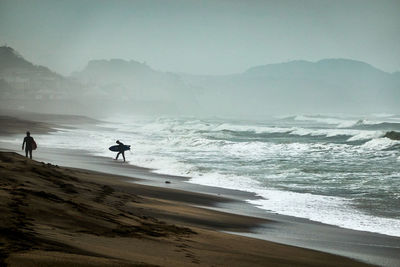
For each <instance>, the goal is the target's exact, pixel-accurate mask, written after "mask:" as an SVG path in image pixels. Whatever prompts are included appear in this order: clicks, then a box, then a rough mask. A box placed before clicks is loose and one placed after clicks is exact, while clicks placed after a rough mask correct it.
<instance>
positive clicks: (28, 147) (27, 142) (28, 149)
mask: <svg viewBox="0 0 400 267" xmlns="http://www.w3.org/2000/svg"><path fill="white" fill-rule="evenodd" d="M24 146H25V156H26V157H28V153H29V157H30V159H32V150H34V149H36V142H35V140H34V139H33V137H32V136H31V133H30V132H26V136H25V138H24V142H23V143H22V150H24Z"/></svg>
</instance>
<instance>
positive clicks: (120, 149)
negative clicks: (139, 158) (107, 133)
mask: <svg viewBox="0 0 400 267" xmlns="http://www.w3.org/2000/svg"><path fill="white" fill-rule="evenodd" d="M116 143H117V144H118V151H119V152H118V154H117V157H116V158H115V159H116V160H118V157H119V155H120V154H122V157H123V158H124V162H125V145H124V144H123V143H122V142H120V141H119V140H117V142H116Z"/></svg>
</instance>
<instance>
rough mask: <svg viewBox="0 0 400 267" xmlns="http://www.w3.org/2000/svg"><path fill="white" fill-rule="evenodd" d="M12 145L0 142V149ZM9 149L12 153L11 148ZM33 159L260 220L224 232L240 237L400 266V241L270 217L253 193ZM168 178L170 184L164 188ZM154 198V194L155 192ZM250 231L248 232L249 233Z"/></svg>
mask: <svg viewBox="0 0 400 267" xmlns="http://www.w3.org/2000/svg"><path fill="white" fill-rule="evenodd" d="M8 145H9V144H8ZM8 145H7V144H4V143H0V147H2V148H4V147H7V146H8ZM9 148H11V149H12V147H9ZM39 151H40V152H39ZM36 156H37V157H36ZM34 159H37V160H39V161H45V162H51V163H52V164H57V165H62V166H67V167H70V168H74V169H75V168H79V169H86V170H91V171H95V172H101V173H103V174H104V173H111V174H113V175H118V176H125V177H126V178H127V180H132V183H134V184H139V185H151V186H153V187H154V186H156V187H157V188H160V189H166V190H179V191H183V192H188V193H190V194H193V193H200V194H206V195H207V196H210V198H215V199H217V200H215V201H211V202H210V201H204V202H196V201H191V200H193V198H192V197H193V195H191V197H186V198H185V197H182V200H183V201H185V203H187V204H189V205H195V206H200V207H206V208H207V209H208V210H214V211H220V212H227V213H230V214H239V215H243V216H251V217H253V218H258V219H259V220H260V219H261V221H262V222H261V221H259V223H257V224H255V225H253V227H256V228H254V229H253V232H249V231H241V230H243V229H245V228H237V229H235V230H234V231H233V230H232V229H220V230H222V231H225V232H229V233H230V232H234V234H236V235H245V236H248V237H253V238H257V239H263V240H268V241H273V242H276V243H281V244H286V245H294V246H297V247H303V248H309V249H314V250H319V251H323V252H328V253H331V254H335V255H341V256H346V257H349V258H354V259H356V260H361V261H364V262H367V263H371V264H378V265H383V266H393V264H395V263H399V262H400V256H397V255H400V253H399V252H400V248H399V246H398V244H399V240H400V238H397V237H391V236H385V235H381V234H374V233H369V232H361V231H356V230H349V229H345V228H339V227H336V226H332V225H326V224H322V223H318V222H313V221H310V220H307V219H302V218H296V217H290V216H285V215H279V214H271V213H268V212H267V211H265V210H261V209H259V208H257V207H255V206H252V205H251V204H249V203H245V200H247V199H256V198H258V197H257V196H256V195H255V194H252V193H249V192H243V191H238V190H230V189H223V188H217V187H209V186H202V185H197V184H192V183H187V182H186V180H187V179H188V178H187V177H177V176H171V175H162V174H157V173H152V172H150V170H149V169H146V168H141V167H136V166H133V165H128V164H122V163H121V162H116V161H113V160H112V159H108V158H105V157H98V156H91V155H89V154H88V153H87V152H85V151H72V150H63V149H44V148H40V149H39V150H38V151H36V153H34ZM166 180H168V181H170V182H171V183H169V184H166V183H165V181H166ZM130 183H131V182H130ZM158 193H159V192H158ZM190 194H189V195H190ZM154 196H156V193H155V195H154ZM166 217H168V216H166ZM214 226H215V225H214ZM251 228H252V227H250V228H248V230H249V229H251ZM310 233H311V234H310Z"/></svg>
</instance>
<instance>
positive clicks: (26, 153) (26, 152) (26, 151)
mask: <svg viewBox="0 0 400 267" xmlns="http://www.w3.org/2000/svg"><path fill="white" fill-rule="evenodd" d="M25 157H28V149H26V148H25Z"/></svg>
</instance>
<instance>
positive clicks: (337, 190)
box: [38, 114, 400, 236]
mask: <svg viewBox="0 0 400 267" xmlns="http://www.w3.org/2000/svg"><path fill="white" fill-rule="evenodd" d="M108 121H110V122H107V123H104V124H101V125H99V126H101V127H100V128H99V127H97V128H95V129H86V130H77V129H75V130H71V129H69V130H68V129H60V130H59V131H58V132H56V133H54V134H51V135H50V136H46V137H43V138H45V139H46V140H45V141H44V140H43V142H42V141H41V140H40V138H41V137H39V138H38V142H39V143H42V144H43V145H45V146H50V147H62V148H67V149H76V148H82V147H81V145H82V144H85V149H87V150H89V151H90V152H91V153H93V154H95V155H102V156H107V157H110V158H111V157H114V156H115V154H114V153H112V152H110V151H108V147H109V146H110V145H113V144H114V142H115V140H116V139H119V140H121V141H122V142H123V143H125V144H130V145H132V151H131V152H130V153H127V155H126V156H127V159H128V161H129V163H130V164H134V165H139V166H144V167H149V168H153V169H154V171H155V172H159V173H163V174H173V175H181V176H188V177H191V179H190V182H192V183H197V184H203V185H210V186H217V187H223V188H231V189H239V190H245V191H249V192H254V193H256V194H258V195H260V196H261V197H263V199H261V200H251V201H249V202H250V203H252V204H255V205H257V206H259V207H260V208H262V209H265V210H266V211H268V212H273V213H279V214H285V215H291V216H296V217H301V218H308V219H311V220H314V221H320V222H324V223H328V224H333V225H338V226H341V227H345V228H351V229H357V230H365V231H371V232H378V233H383V234H388V235H393V236H400V215H399V214H400V205H399V204H400V170H399V164H400V141H394V140H390V139H388V138H384V137H383V135H384V134H385V133H386V131H387V130H388V128H390V129H393V130H398V129H400V116H399V115H390V114H375V115H371V116H368V117H365V116H364V117H356V116H354V117H352V116H321V115H317V116H303V115H302V116H290V117H281V118H274V119H270V120H268V121H265V120H264V121H252V122H250V121H240V120H228V119H220V118H213V119H200V118H195V117H119V118H116V117H113V118H112V119H111V118H109V119H108Z"/></svg>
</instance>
